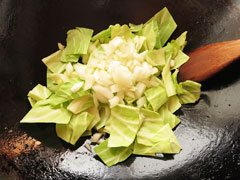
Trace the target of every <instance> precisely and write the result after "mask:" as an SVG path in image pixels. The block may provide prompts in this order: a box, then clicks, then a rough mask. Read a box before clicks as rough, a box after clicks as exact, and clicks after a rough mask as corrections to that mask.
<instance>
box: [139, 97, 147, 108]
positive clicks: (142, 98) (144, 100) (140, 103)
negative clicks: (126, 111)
mask: <svg viewBox="0 0 240 180" xmlns="http://www.w3.org/2000/svg"><path fill="white" fill-rule="evenodd" d="M146 102H147V100H146V98H145V96H143V97H141V98H139V99H138V100H137V107H138V108H141V107H143V106H144V104H146Z"/></svg>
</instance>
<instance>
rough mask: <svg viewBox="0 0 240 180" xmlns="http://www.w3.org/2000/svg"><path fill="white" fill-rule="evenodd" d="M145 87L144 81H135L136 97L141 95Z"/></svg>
mask: <svg viewBox="0 0 240 180" xmlns="http://www.w3.org/2000/svg"><path fill="white" fill-rule="evenodd" d="M145 89H146V85H145V84H144V83H142V82H138V83H137V85H136V91H135V94H136V96H137V98H139V97H141V96H142V94H143V92H144V91H145Z"/></svg>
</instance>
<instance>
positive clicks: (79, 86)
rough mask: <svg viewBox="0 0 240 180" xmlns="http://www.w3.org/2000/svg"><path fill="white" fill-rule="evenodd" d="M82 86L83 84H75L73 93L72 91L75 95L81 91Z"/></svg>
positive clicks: (72, 89)
mask: <svg viewBox="0 0 240 180" xmlns="http://www.w3.org/2000/svg"><path fill="white" fill-rule="evenodd" d="M82 85H83V82H79V83H76V84H74V85H73V86H72V88H71V91H72V92H73V93H76V92H78V91H79V89H80V88H81V87H82Z"/></svg>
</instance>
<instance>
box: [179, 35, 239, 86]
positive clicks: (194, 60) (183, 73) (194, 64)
mask: <svg viewBox="0 0 240 180" xmlns="http://www.w3.org/2000/svg"><path fill="white" fill-rule="evenodd" d="M188 55H189V56H190V59H189V61H188V62H187V63H185V64H184V65H183V66H182V67H181V68H180V71H179V77H178V79H179V81H184V80H194V81H197V82H201V81H203V80H205V79H207V78H209V77H211V76H212V75H213V74H215V73H217V72H218V71H220V70H222V69H223V68H224V67H226V66H227V65H229V64H230V63H232V62H233V61H234V60H237V59H238V58H240V39H238V40H233V41H226V42H220V43H215V44H210V45H207V46H203V47H201V48H198V49H196V50H194V51H192V52H190V53H189V54H188Z"/></svg>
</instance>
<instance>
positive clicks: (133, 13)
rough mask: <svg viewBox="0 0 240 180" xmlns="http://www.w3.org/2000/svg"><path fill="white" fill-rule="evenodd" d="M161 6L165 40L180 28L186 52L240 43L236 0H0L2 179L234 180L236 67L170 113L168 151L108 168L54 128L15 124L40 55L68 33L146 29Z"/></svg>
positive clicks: (238, 165)
mask: <svg viewBox="0 0 240 180" xmlns="http://www.w3.org/2000/svg"><path fill="white" fill-rule="evenodd" d="M165 6H166V7H167V8H168V9H169V11H170V12H171V14H172V15H173V17H174V19H175V20H176V22H177V24H178V28H177V30H176V32H175V33H174V34H173V37H172V38H175V37H177V36H178V35H180V34H181V32H183V31H185V30H187V31H188V39H187V40H188V45H187V47H186V49H185V51H186V52H188V51H190V50H193V49H195V48H198V47H200V46H203V45H206V44H209V43H215V42H220V41H226V40H233V39H238V38H240V20H239V19H240V1H239V0H232V1H231V0H211V1H210V0H192V1H189V0H182V1H179V0H148V1H146V0H131V1H130V0H81V1H80V0H78V1H77V0H75V1H67V0H66V1H63V0H49V1H42V0H34V1H28V0H1V1H0V96H1V97H0V99H1V101H0V162H1V164H0V179H24V180H25V179H26V180H28V179H31V180H32V179H41V180H45V179H46V180H47V179H52V180H53V179H56V180H61V179H171V180H172V179H176V180H180V179H240V172H239V169H240V159H239V155H240V147H239V146H240V131H239V128H240V111H239V107H240V95H239V91H240V71H239V68H240V62H239V61H238V62H236V63H234V64H232V65H231V66H229V67H228V68H226V69H225V70H223V71H221V72H220V73H218V74H217V75H216V76H214V77H213V78H211V79H209V80H207V81H205V82H203V93H202V95H201V99H200V101H199V102H198V103H197V104H194V105H186V106H183V107H182V109H181V111H179V112H178V116H179V117H180V118H181V120H182V122H181V124H180V125H179V126H178V127H177V128H176V130H175V133H176V136H177V138H178V140H179V142H180V144H181V145H182V148H183V150H182V151H181V152H180V153H179V154H176V155H165V156H162V157H158V158H153V157H143V156H131V157H130V158H129V159H128V160H127V161H125V162H123V163H119V164H118V165H115V166H113V167H111V168H107V167H106V166H105V165H104V164H103V163H102V162H101V161H100V160H99V158H97V157H96V156H94V155H93V154H92V153H90V152H89V151H87V150H86V149H85V148H79V147H80V146H81V145H82V143H83V142H84V141H85V139H81V140H80V141H79V142H78V143H77V146H75V147H73V146H70V145H68V144H66V143H64V142H63V141H61V140H60V139H59V138H57V136H56V133H55V129H54V125H53V124H50V125H49V124H23V125H20V124H19V121H20V120H21V119H22V117H23V116H24V115H25V114H26V113H27V111H28V110H29V109H30V105H29V103H28V101H27V93H28V91H29V90H30V89H32V88H33V87H34V86H35V85H36V84H38V83H41V84H45V83H46V82H45V79H46V76H45V75H46V68H45V66H44V64H43V63H42V62H41V59H42V58H43V57H46V56H47V55H49V54H51V53H53V52H54V51H56V50H57V42H62V43H65V38H66V32H67V30H69V29H71V28H75V27H76V26H80V27H88V28H92V29H94V30H95V32H99V31H100V30H103V29H105V28H106V27H108V26H109V25H110V24H115V23H120V24H124V23H129V22H131V23H134V24H139V23H144V22H145V21H146V20H148V19H149V18H150V17H151V16H153V15H154V14H155V13H156V12H157V11H159V10H160V9H162V8H163V7H165ZM203 68H204V67H203Z"/></svg>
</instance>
